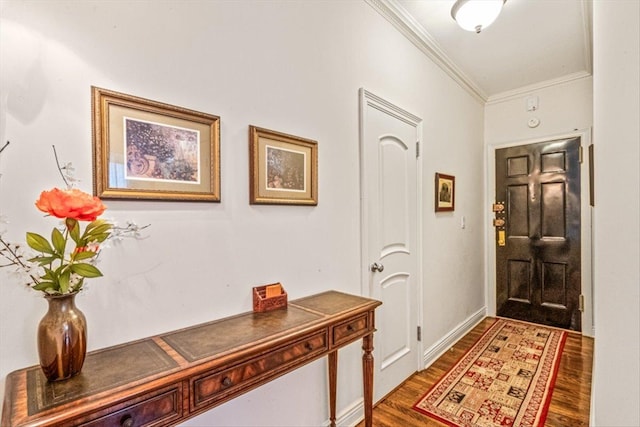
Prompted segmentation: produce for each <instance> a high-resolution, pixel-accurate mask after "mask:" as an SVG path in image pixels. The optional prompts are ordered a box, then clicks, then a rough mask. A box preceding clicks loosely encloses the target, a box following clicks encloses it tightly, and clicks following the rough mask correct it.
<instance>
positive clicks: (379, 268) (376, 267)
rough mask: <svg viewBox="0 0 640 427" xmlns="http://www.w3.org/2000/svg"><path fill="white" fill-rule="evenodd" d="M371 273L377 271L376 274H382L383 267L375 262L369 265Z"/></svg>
mask: <svg viewBox="0 0 640 427" xmlns="http://www.w3.org/2000/svg"><path fill="white" fill-rule="evenodd" d="M369 268H370V270H371V271H373V272H374V273H375V272H376V271H377V272H378V273H382V271H383V270H384V265H382V264H379V263H377V262H374V263H373V264H371V267H369Z"/></svg>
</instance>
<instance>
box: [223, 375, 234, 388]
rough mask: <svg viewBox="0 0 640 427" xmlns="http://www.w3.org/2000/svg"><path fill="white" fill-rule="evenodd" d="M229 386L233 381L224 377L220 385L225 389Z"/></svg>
mask: <svg viewBox="0 0 640 427" xmlns="http://www.w3.org/2000/svg"><path fill="white" fill-rule="evenodd" d="M231 384H233V381H231V378H229V377H224V378H223V379H222V385H223V386H225V387H229V386H230V385H231Z"/></svg>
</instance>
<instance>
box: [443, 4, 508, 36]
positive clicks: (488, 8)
mask: <svg viewBox="0 0 640 427" xmlns="http://www.w3.org/2000/svg"><path fill="white" fill-rule="evenodd" d="M505 1H506V0H456V2H455V4H454V5H453V7H452V8H451V16H452V17H453V19H454V20H455V21H456V22H457V23H458V25H460V27H462V29H464V30H467V31H475V32H476V33H479V32H480V31H482V30H484V29H485V28H487V27H488V26H489V25H491V24H492V23H493V21H495V20H496V18H497V17H498V15H500V11H501V10H502V5H503V4H504V3H505Z"/></svg>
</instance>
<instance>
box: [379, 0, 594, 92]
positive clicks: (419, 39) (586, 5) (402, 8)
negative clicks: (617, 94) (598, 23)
mask: <svg viewBox="0 0 640 427" xmlns="http://www.w3.org/2000/svg"><path fill="white" fill-rule="evenodd" d="M590 1H591V0H507V1H506V3H505V4H504V7H503V9H502V13H501V14H500V16H498V19H497V20H496V21H495V22H494V23H493V24H492V25H491V26H490V27H488V28H486V29H484V30H482V32H481V33H480V34H476V33H475V32H469V31H465V30H463V29H461V28H460V27H458V25H457V24H456V22H455V21H454V20H453V18H451V7H452V6H453V3H454V0H368V2H369V3H370V4H371V5H372V6H373V7H374V8H376V9H378V11H379V12H380V13H382V14H383V15H384V16H385V17H386V18H387V19H389V20H390V21H391V22H392V23H393V24H394V25H396V27H398V28H399V29H400V30H401V31H402V32H403V33H405V35H407V36H408V37H409V38H410V39H412V41H413V42H414V43H415V44H417V45H418V46H419V47H421V49H422V50H423V51H425V53H427V54H428V55H429V56H431V57H432V58H434V59H435V60H436V62H437V63H439V65H440V66H441V67H443V68H445V70H446V71H448V72H450V73H453V74H454V78H456V79H457V80H458V81H459V82H461V84H462V85H463V86H465V87H466V88H467V89H469V90H470V91H472V92H474V94H475V95H476V96H478V97H479V98H481V99H483V100H485V101H486V100H491V99H492V98H496V97H501V96H506V95H508V94H509V93H513V92H517V91H519V90H520V89H523V88H525V87H531V86H547V85H549V84H551V83H556V82H561V81H564V80H571V79H574V78H578V77H583V76H586V75H590V74H591V10H590V9H591V3H590Z"/></svg>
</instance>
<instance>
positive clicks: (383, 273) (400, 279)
mask: <svg viewBox="0 0 640 427" xmlns="http://www.w3.org/2000/svg"><path fill="white" fill-rule="evenodd" d="M421 123H422V120H421V119H419V118H418V117H416V116H414V115H412V114H410V113H407V112H406V111H404V110H402V109H400V108H398V107H396V106H395V105H393V104H391V103H389V102H387V101H385V100H383V99H381V98H379V97H377V96H375V95H373V94H371V93H370V92H367V91H365V90H364V89H360V126H361V129H360V131H361V132H360V133H361V135H360V138H361V141H360V146H361V174H362V176H361V180H362V186H361V192H362V254H363V259H362V264H363V266H362V267H363V270H364V272H363V282H364V283H363V293H364V294H365V295H368V296H370V297H371V298H375V299H378V300H380V301H382V306H381V307H380V308H379V309H378V310H377V311H376V327H377V329H378V331H377V332H376V334H375V335H374V358H375V371H374V378H375V380H374V400H375V401H378V400H379V399H381V398H382V397H384V396H385V395H386V394H388V393H389V392H390V391H391V390H393V389H394V388H395V387H396V386H398V385H399V384H400V383H402V382H403V381H404V380H405V379H407V378H408V377H409V376H410V375H411V374H413V373H414V372H415V371H417V370H418V369H419V366H420V365H419V361H420V359H421V357H420V356H419V345H418V336H417V328H418V324H419V323H418V318H419V317H418V311H419V304H418V301H420V294H419V287H418V283H419V263H418V260H419V249H420V245H419V235H420V234H419V225H418V209H419V206H421V204H420V203H419V198H420V192H419V191H418V190H419V187H420V185H419V162H418V157H419V149H418V144H419V140H420V134H421Z"/></svg>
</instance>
